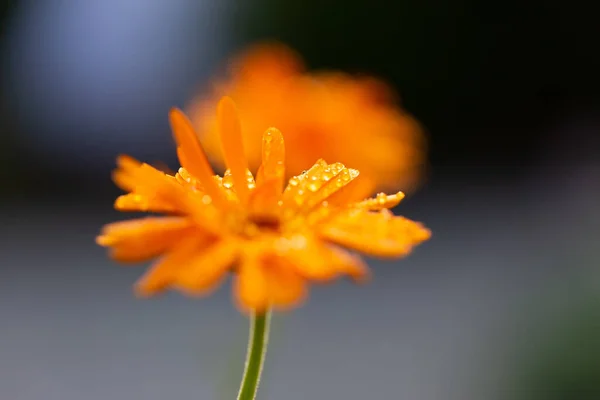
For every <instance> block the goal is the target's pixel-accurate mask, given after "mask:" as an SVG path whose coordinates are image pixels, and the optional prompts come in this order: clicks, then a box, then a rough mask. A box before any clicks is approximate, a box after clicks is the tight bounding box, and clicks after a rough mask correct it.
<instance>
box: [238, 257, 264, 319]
mask: <svg viewBox="0 0 600 400" xmlns="http://www.w3.org/2000/svg"><path fill="white" fill-rule="evenodd" d="M234 285H235V286H234V293H235V297H236V301H237V303H238V305H239V306H240V307H241V308H242V309H245V310H248V311H256V312H261V311H264V310H266V309H267V308H268V306H269V297H268V293H267V288H268V282H267V278H266V276H265V271H264V269H263V266H262V265H261V263H260V262H259V260H258V258H257V257H256V256H249V255H247V254H246V255H245V256H244V257H243V259H242V260H241V262H240V265H239V270H238V273H237V276H236V278H235V283H234Z"/></svg>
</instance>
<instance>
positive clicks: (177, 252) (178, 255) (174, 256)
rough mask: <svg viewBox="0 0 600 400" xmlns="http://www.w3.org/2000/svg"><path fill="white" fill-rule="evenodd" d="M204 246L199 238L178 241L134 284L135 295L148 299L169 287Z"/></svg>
mask: <svg viewBox="0 0 600 400" xmlns="http://www.w3.org/2000/svg"><path fill="white" fill-rule="evenodd" d="M206 246H207V243H206V241H205V240H204V239H201V238H196V237H185V238H183V239H182V240H180V241H179V242H178V243H177V244H176V245H175V246H174V247H173V248H172V249H171V251H169V252H168V253H166V254H165V255H164V256H163V257H162V258H161V259H160V260H159V261H158V262H156V263H155V264H154V265H153V266H152V267H150V268H149V269H148V271H146V273H145V274H144V275H143V276H142V277H141V278H140V279H139V280H138V281H137V282H136V283H135V292H136V294H137V295H138V296H142V297H148V296H152V295H154V294H157V293H159V292H162V291H163V290H165V289H166V288H167V287H169V286H171V285H172V284H173V282H174V280H175V278H176V276H177V274H178V273H179V271H180V270H181V269H183V268H185V266H186V263H187V262H188V261H189V259H190V258H192V257H194V256H195V255H196V254H197V253H198V252H201V251H202V250H203V248H205V247H206Z"/></svg>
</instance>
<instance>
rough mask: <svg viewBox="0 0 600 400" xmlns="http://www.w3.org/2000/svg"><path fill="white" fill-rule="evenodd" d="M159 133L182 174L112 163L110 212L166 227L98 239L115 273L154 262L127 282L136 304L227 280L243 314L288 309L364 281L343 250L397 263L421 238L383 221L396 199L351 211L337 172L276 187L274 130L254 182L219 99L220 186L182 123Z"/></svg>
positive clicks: (351, 187)
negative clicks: (319, 289) (117, 192)
mask: <svg viewBox="0 0 600 400" xmlns="http://www.w3.org/2000/svg"><path fill="white" fill-rule="evenodd" d="M170 121H171V126H172V129H173V132H174V136H175V140H176V143H177V154H178V156H179V160H180V163H181V166H182V167H181V168H180V169H179V171H178V172H177V173H175V174H174V175H169V174H166V173H164V172H161V171H159V170H157V169H155V168H153V167H152V166H150V165H148V164H144V163H140V162H138V161H136V160H134V159H132V158H129V157H126V156H122V157H120V158H119V159H118V168H117V169H116V171H115V173H114V180H115V182H116V183H117V185H118V186H120V187H121V188H122V189H124V190H126V191H127V192H128V193H127V194H125V195H122V196H120V197H119V198H118V199H117V200H116V203H115V207H116V208H117V209H118V210H121V211H145V212H152V213H164V214H167V216H151V217H146V218H141V219H135V220H131V221H122V222H116V223H113V224H109V225H107V226H105V227H104V229H103V232H102V234H101V235H100V236H99V237H98V238H97V242H98V243H99V244H100V245H102V246H107V247H110V248H111V255H112V256H113V257H114V258H115V259H117V260H119V261H124V262H140V261H145V260H149V259H153V258H155V257H160V259H159V260H158V262H157V263H156V264H155V265H154V266H153V267H151V268H150V269H149V270H148V271H147V272H146V274H145V275H144V276H143V277H142V278H141V279H140V280H139V281H138V282H137V284H136V289H137V292H138V293H139V294H141V295H144V296H149V295H153V294H156V293H158V292H161V291H163V290H165V289H169V288H172V289H176V290H180V291H182V292H184V293H186V294H191V295H204V294H207V293H210V292H211V291H212V290H213V289H215V288H216V287H217V286H218V285H219V283H221V282H222V281H223V280H224V278H225V277H226V276H227V275H228V273H230V272H232V273H233V274H234V276H235V284H234V292H235V298H236V299H237V303H238V304H239V305H240V307H241V308H242V309H244V310H252V311H256V312H261V311H264V310H266V309H268V308H270V307H289V306H293V305H296V304H298V303H300V302H301V300H302V299H303V298H304V297H305V295H306V291H307V283H308V282H309V281H316V282H324V281H329V280H331V279H334V278H336V277H338V276H340V275H349V276H351V277H352V278H354V279H356V280H358V281H360V280H363V279H365V278H366V277H367V275H368V269H367V267H366V266H365V265H364V264H363V263H362V262H361V260H360V258H359V257H358V256H355V255H353V254H351V253H350V252H348V251H346V250H343V249H342V247H346V248H349V249H354V250H358V251H360V252H363V253H366V254H369V255H373V256H382V257H400V256H404V255H406V254H407V253H408V252H409V251H410V250H411V248H412V247H413V246H415V245H416V244H418V243H420V242H422V241H424V240H426V239H427V238H428V237H429V231H428V230H427V229H426V228H424V227H423V226H421V225H420V224H419V223H416V222H413V221H411V220H408V219H406V218H404V217H399V216H394V215H393V214H392V213H391V212H390V211H389V210H388V209H389V208H390V207H393V206H395V205H396V204H398V203H399V202H400V200H401V199H402V197H403V195H402V193H396V194H393V195H385V194H379V195H377V196H376V197H375V198H373V199H367V200H360V199H357V198H356V197H355V195H356V192H355V190H356V189H357V188H359V189H360V185H357V182H358V180H357V178H358V176H359V172H358V171H357V170H355V169H351V168H347V167H345V166H344V165H343V164H341V163H333V164H328V163H327V162H325V161H323V160H319V161H317V162H316V164H314V165H313V166H312V167H311V168H309V169H308V170H307V171H305V172H303V173H301V174H300V175H298V176H296V177H293V178H291V179H290V180H289V182H288V183H287V185H285V175H286V174H285V164H284V153H285V150H284V141H283V136H282V134H281V133H280V132H279V131H278V130H277V129H275V128H270V129H268V130H267V131H266V132H264V134H263V137H262V147H261V155H262V158H261V164H260V166H259V168H258V171H257V173H256V176H254V175H253V174H252V173H251V172H250V170H249V165H248V160H247V159H246V157H245V151H244V145H243V138H242V130H241V124H240V119H239V117H238V114H237V111H236V107H235V105H234V103H233V101H232V100H231V99H230V98H228V97H225V98H223V99H222V100H221V101H220V102H219V104H218V108H217V126H218V131H219V136H220V139H221V145H222V149H223V158H224V160H225V164H226V166H227V171H226V172H225V174H224V176H223V177H221V176H216V175H215V174H214V173H213V170H212V169H211V167H210V165H209V162H208V159H207V157H206V155H205V153H204V151H203V148H202V147H201V145H200V143H199V141H198V138H197V136H196V133H195V131H194V129H193V126H192V124H191V122H190V121H189V120H188V119H187V118H186V116H185V115H184V114H183V113H182V112H181V111H180V110H177V109H173V110H171V113H170ZM299 150H300V151H302V149H299ZM294 152H296V149H293V151H292V154H293V153H294Z"/></svg>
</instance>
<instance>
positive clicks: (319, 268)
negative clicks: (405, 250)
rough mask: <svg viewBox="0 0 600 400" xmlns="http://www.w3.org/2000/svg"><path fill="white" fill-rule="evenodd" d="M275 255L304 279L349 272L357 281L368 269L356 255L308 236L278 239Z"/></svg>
mask: <svg viewBox="0 0 600 400" xmlns="http://www.w3.org/2000/svg"><path fill="white" fill-rule="evenodd" d="M275 251H276V254H277V255H278V256H279V257H281V258H283V259H285V260H286V261H287V263H288V264H289V266H288V267H290V268H292V269H294V270H295V271H296V272H297V273H298V274H300V275H301V276H303V277H304V278H306V279H310V280H317V281H329V280H332V279H335V278H337V277H339V276H340V275H344V274H347V275H350V276H351V277H352V278H353V279H354V280H356V281H363V280H365V279H366V278H367V277H368V275H369V271H368V268H367V266H366V265H365V264H364V263H363V262H362V260H361V259H360V258H359V257H353V256H351V255H350V254H349V253H348V252H346V251H344V250H341V249H338V248H336V247H334V246H331V245H327V244H325V243H323V242H322V241H320V240H319V239H318V238H316V237H314V236H311V235H302V234H298V235H294V236H292V237H288V238H280V239H278V240H277V241H276V243H275Z"/></svg>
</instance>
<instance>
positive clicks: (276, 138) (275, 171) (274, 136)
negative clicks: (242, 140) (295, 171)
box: [259, 128, 285, 195]
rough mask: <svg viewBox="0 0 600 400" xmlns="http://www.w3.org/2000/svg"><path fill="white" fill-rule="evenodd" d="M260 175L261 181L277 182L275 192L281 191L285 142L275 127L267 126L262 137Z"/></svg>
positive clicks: (283, 174)
mask: <svg viewBox="0 0 600 400" xmlns="http://www.w3.org/2000/svg"><path fill="white" fill-rule="evenodd" d="M259 171H260V177H261V180H263V181H271V180H275V181H276V182H277V186H276V187H275V188H276V189H277V191H276V194H277V195H280V194H281V192H283V184H284V180H285V143H284V141H283V135H282V134H281V132H280V131H279V130H278V129H276V128H269V129H267V130H266V131H265V133H264V134H263V138H262V164H261V166H260V169H259Z"/></svg>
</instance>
